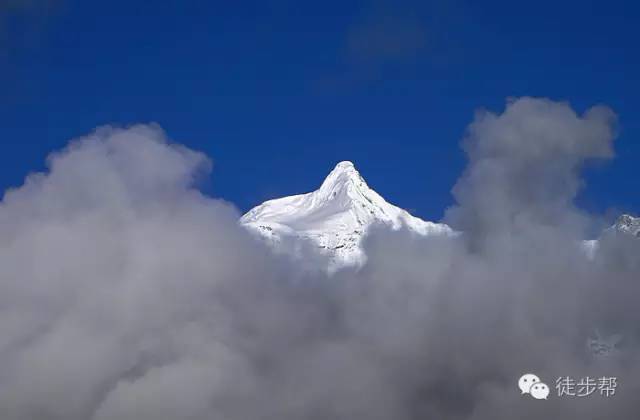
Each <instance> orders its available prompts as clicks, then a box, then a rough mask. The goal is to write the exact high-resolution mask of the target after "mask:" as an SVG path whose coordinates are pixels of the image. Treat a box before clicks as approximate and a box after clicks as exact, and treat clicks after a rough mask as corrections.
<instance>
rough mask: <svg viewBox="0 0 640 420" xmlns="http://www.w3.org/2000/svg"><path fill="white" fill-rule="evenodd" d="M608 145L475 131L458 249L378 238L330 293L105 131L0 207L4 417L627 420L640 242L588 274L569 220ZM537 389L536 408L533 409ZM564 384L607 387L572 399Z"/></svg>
mask: <svg viewBox="0 0 640 420" xmlns="http://www.w3.org/2000/svg"><path fill="white" fill-rule="evenodd" d="M614 124H615V117H614V115H613V113H612V112H611V111H610V110H608V109H606V108H600V107H596V108H592V109H591V110H589V111H587V112H586V113H584V114H583V115H578V114H576V113H575V112H574V111H573V110H572V109H571V108H570V107H569V106H568V105H567V104H563V103H556V102H552V101H548V100H538V99H530V98H523V99H519V100H514V101H511V102H509V103H508V104H507V107H506V109H505V110H504V112H503V113H502V114H499V115H497V114H492V113H488V112H484V113H479V114H478V115H477V116H476V118H475V120H474V121H473V123H472V124H471V125H470V127H469V130H468V134H467V137H466V139H465V140H464V150H465V152H466V154H467V155H468V158H469V165H468V168H467V169H466V171H465V173H464V174H463V175H462V177H461V178H460V180H459V182H458V183H457V185H456V186H455V188H454V195H455V198H456V201H457V204H456V206H455V207H453V208H451V209H449V210H448V212H447V219H448V221H449V222H450V223H452V224H453V225H454V227H456V228H458V229H460V230H462V231H464V233H463V234H462V235H460V236H458V237H454V238H451V237H450V238H443V237H437V238H421V237H417V236H415V235H412V234H410V233H408V232H403V231H400V232H388V231H385V230H383V229H379V230H375V231H374V232H373V233H372V234H371V235H370V236H369V237H368V238H367V241H366V242H367V243H366V252H367V254H368V256H369V259H368V263H367V265H366V266H365V267H364V268H362V269H361V270H359V271H355V270H354V271H350V270H345V271H342V272H339V273H337V274H335V275H333V276H330V277H327V276H325V275H324V274H322V273H314V272H311V271H309V270H308V269H301V268H298V267H296V266H295V265H293V264H292V263H291V262H289V261H288V260H286V259H283V258H280V257H275V256H273V255H272V254H271V252H270V251H269V250H268V249H266V248H265V247H264V246H263V245H262V244H261V243H259V241H256V240H254V239H253V238H252V237H251V236H250V234H248V233H247V232H245V231H244V230H243V229H242V228H241V227H239V226H238V225H237V222H236V221H237V218H238V216H239V214H238V213H237V211H236V210H235V209H234V208H233V207H232V206H231V205H229V204H227V203H225V202H223V201H221V200H216V199H212V198H209V197H206V196H204V195H202V194H201V193H200V192H199V191H198V190H197V188H195V187H194V185H196V184H194V181H195V180H197V178H198V177H200V176H203V174H206V171H207V170H208V169H209V167H210V163H209V161H208V160H207V158H206V157H205V156H203V155H202V154H199V153H196V152H193V151H190V150H188V149H186V148H184V147H180V146H176V145H173V144H170V143H169V142H168V141H167V139H166V138H165V135H164V134H163V132H162V131H161V130H160V129H159V128H158V127H156V126H143V125H140V126H134V127H131V128H127V129H116V128H109V127H105V128H100V129H98V130H97V131H96V132H95V133H93V134H91V135H89V136H87V137H85V138H82V139H78V140H76V141H74V142H72V143H71V144H70V145H69V146H68V147H67V148H66V149H65V150H63V151H61V152H59V153H56V154H54V155H52V156H51V157H50V158H49V168H50V169H49V171H48V172H47V173H46V174H35V175H31V176H29V178H28V179H27V180H26V182H25V184H24V185H23V186H22V187H20V188H18V189H15V190H11V191H8V192H7V193H6V194H5V197H4V199H3V201H2V203H1V204H0V418H2V419H3V420H5V419H6V420H18V419H19V420H49V419H51V420H85V419H91V420H147V419H148V420H205V419H206V420H211V419H215V420H325V419H332V420H333V419H336V420H340V419H344V420H356V419H362V420H391V419H393V420H424V419H436V420H441V419H460V420H463V419H464V420H468V419H469V420H470V419H473V420H501V419H505V420H506V419H513V418H518V419H537V420H539V419H552V418H558V419H602V418H608V419H632V418H637V417H638V413H639V412H640V405H639V404H638V399H637V395H638V393H640V352H639V350H640V347H639V343H638V339H639V337H640V335H639V331H638V330H639V327H640V311H638V310H637V300H638V296H640V259H639V258H638V256H639V255H640V241H637V240H634V238H628V237H625V236H624V235H610V236H608V237H605V238H604V239H603V240H602V243H601V246H600V248H599V251H598V254H597V255H596V256H595V257H594V258H593V259H589V258H588V257H587V256H586V255H585V254H584V252H583V251H582V250H581V247H580V245H579V243H580V240H581V239H583V238H584V236H585V233H584V232H586V229H587V228H588V226H589V217H588V216H587V215H586V214H584V213H582V212H580V211H579V210H578V209H576V208H575V207H574V205H573V199H574V197H575V196H576V194H577V192H578V190H579V188H580V186H581V181H580V169H581V167H582V166H583V165H584V164H585V162H588V161H589V160H592V159H606V158H609V157H610V156H611V155H612V142H613V138H614V135H615V132H614V130H615V126H614ZM256 182H258V181H256ZM416 192H417V193H422V194H428V192H426V191H420V186H419V185H416ZM596 330H598V331H600V332H602V333H603V334H613V333H621V334H623V337H624V339H623V341H622V342H621V343H620V345H619V349H618V351H617V352H615V353H613V354H612V355H611V356H610V357H607V358H598V357H594V356H593V355H592V353H591V352H590V351H589V349H588V348H587V346H586V342H587V338H588V337H590V336H591V335H593V333H594V331H596ZM530 371H532V372H535V373H536V374H538V375H539V376H540V377H541V378H542V379H543V380H545V381H546V382H547V383H549V385H550V387H551V388H552V395H551V396H550V397H549V399H548V400H547V401H537V400H534V399H533V398H531V397H529V396H526V395H525V396H522V395H520V391H519V389H518V387H517V381H518V378H519V377H520V375H522V374H523V373H526V372H530ZM565 375H570V376H574V377H576V378H580V377H583V376H592V377H595V376H616V377H618V389H617V392H616V394H615V395H614V396H612V397H609V398H605V397H601V396H599V395H592V396H591V397H587V398H581V399H580V398H569V397H563V398H560V397H558V396H557V395H556V393H555V389H554V384H555V379H556V378H557V377H559V376H565Z"/></svg>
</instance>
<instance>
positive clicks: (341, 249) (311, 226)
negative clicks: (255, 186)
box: [240, 161, 451, 266]
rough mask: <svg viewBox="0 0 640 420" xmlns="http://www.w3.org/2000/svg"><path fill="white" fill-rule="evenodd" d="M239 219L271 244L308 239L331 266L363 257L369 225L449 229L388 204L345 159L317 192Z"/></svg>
mask: <svg viewBox="0 0 640 420" xmlns="http://www.w3.org/2000/svg"><path fill="white" fill-rule="evenodd" d="M240 223H241V224H242V225H244V226H246V227H248V228H249V229H250V230H252V231H255V232H257V233H258V234H259V235H260V236H262V237H264V238H266V239H267V240H268V241H269V242H270V243H272V244H274V245H278V244H279V245H280V246H281V245H282V243H283V241H284V240H286V242H287V243H289V244H290V243H291V242H292V241H290V240H289V239H291V238H294V239H295V238H298V239H304V240H305V241H311V242H312V243H315V244H316V245H317V247H318V248H319V249H320V250H321V251H322V252H323V253H325V254H328V255H329V257H330V258H331V259H332V262H333V264H334V266H341V265H350V264H354V263H361V262H363V261H364V254H363V253H362V250H361V248H360V243H361V239H362V237H363V236H364V235H365V234H366V232H367V230H368V229H369V227H370V226H372V225H373V224H381V225H385V226H388V227H389V228H391V229H399V228H401V227H403V226H404V227H406V228H408V229H409V230H412V231H414V232H416V233H418V234H421V235H427V234H448V233H450V232H451V229H450V228H449V227H448V226H446V225H443V224H437V223H431V222H426V221H424V220H421V219H419V218H417V217H414V216H412V215H410V214H409V213H408V212H407V211H405V210H403V209H401V208H398V207H396V206H394V205H392V204H390V203H388V202H387V201H386V200H385V199H384V198H382V197H381V196H380V195H379V194H378V193H376V192H375V191H374V190H372V189H371V188H370V187H369V186H368V185H367V183H366V182H365V180H364V179H363V178H362V176H361V175H360V173H359V172H358V170H357V169H356V168H355V166H354V164H353V163H352V162H349V161H343V162H340V163H338V164H337V165H336V166H335V168H334V169H333V170H332V171H331V172H330V173H329V175H328V176H327V177H326V179H325V180H324V181H323V182H322V184H321V185H320V188H319V189H317V190H316V191H313V192H310V193H307V194H300V195H294V196H290V197H283V198H278V199H275V200H269V201H266V202H264V203H263V204H261V205H259V206H257V207H255V208H253V209H251V210H250V211H249V212H247V214H245V215H244V216H243V217H242V218H241V219H240ZM294 242H295V241H294Z"/></svg>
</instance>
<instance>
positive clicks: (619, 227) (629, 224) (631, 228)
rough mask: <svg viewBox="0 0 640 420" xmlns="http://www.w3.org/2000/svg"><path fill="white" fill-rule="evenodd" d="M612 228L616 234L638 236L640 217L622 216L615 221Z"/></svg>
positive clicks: (639, 234)
mask: <svg viewBox="0 0 640 420" xmlns="http://www.w3.org/2000/svg"><path fill="white" fill-rule="evenodd" d="M612 228H613V229H615V230H616V231H618V232H623V233H627V234H629V235H633V236H640V217H633V216H631V215H628V214H623V215H622V216H620V217H619V218H618V220H616V223H615V224H614V225H613V227H612Z"/></svg>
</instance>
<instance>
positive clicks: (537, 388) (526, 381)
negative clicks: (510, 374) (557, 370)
mask: <svg viewBox="0 0 640 420" xmlns="http://www.w3.org/2000/svg"><path fill="white" fill-rule="evenodd" d="M518 388H520V391H521V392H522V394H529V395H531V396H532V397H533V398H535V399H536V400H546V399H547V398H548V397H549V386H548V385H547V384H545V383H543V382H542V381H540V378H539V377H538V376H537V375H534V374H533V373H526V374H524V375H522V376H521V377H520V379H519V380H518Z"/></svg>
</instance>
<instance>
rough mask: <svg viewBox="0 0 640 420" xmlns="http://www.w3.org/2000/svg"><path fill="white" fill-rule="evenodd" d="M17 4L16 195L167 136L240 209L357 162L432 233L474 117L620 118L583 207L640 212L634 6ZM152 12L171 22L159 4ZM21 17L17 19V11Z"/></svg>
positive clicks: (2, 106) (12, 17) (1, 20)
mask: <svg viewBox="0 0 640 420" xmlns="http://www.w3.org/2000/svg"><path fill="white" fill-rule="evenodd" d="M5 3H6V2H2V3H0V142H1V145H2V149H1V152H0V188H1V189H2V190H5V189H6V188H8V187H11V186H17V185H20V184H21V183H22V181H23V179H24V176H25V175H26V174H27V173H29V172H31V171H34V170H42V169H43V168H44V160H45V157H46V155H47V154H48V153H50V152H51V151H54V150H56V149H59V148H61V147H63V146H64V145H65V144H66V143H67V142H68V140H69V139H71V138H74V137H77V136H81V135H83V134H86V133H88V132H90V131H91V130H92V129H93V128H95V127H96V126H99V125H103V124H118V125H127V124H132V123H136V122H152V121H153V122H157V123H158V124H160V125H161V126H162V127H163V128H164V129H165V130H166V131H167V133H168V135H169V136H170V137H171V138H172V139H174V140H175V141H176V142H180V143H183V144H185V145H187V146H188V147H190V148H193V149H197V150H201V151H203V152H205V153H206V154H207V155H209V156H211V157H212V158H213V160H214V170H213V173H212V177H211V179H210V181H209V182H208V183H207V184H206V185H204V186H203V188H204V189H205V191H206V192H207V193H209V194H211V195H214V196H218V197H222V198H225V199H227V200H229V201H231V202H233V203H234V204H236V205H237V206H238V207H239V208H240V209H241V210H243V211H244V210H247V209H248V208H250V207H251V206H253V205H256V204H258V203H260V202H262V201H264V200H265V199H268V198H274V197H278V196H283V195H289V194H295V193H301V192H305V191H309V190H311V189H314V188H315V187H317V186H318V185H319V183H320V182H321V181H322V179H323V177H324V176H325V175H326V173H328V171H329V170H330V169H331V168H332V167H333V165H335V163H336V162H338V161H340V160H352V161H354V162H355V163H356V166H357V167H358V169H359V170H360V172H361V173H362V174H363V176H364V177H365V179H367V181H368V182H369V184H370V185H371V186H372V187H373V188H374V189H376V190H377V191H378V192H379V193H381V194H382V195H383V196H384V197H385V198H387V199H388V200H389V201H391V202H393V203H395V204H397V205H400V206H401V207H404V208H407V209H409V210H411V211H412V212H413V213H414V214H416V215H419V216H421V217H423V218H426V219H431V220H434V219H439V218H440V217H441V216H442V214H443V211H444V210H445V208H446V207H447V206H448V205H450V204H451V203H452V198H451V195H450V189H451V187H452V186H453V184H454V183H455V181H456V179H457V178H458V176H459V175H460V174H461V171H462V170H463V168H464V164H465V162H464V156H463V154H462V152H461V150H460V147H459V142H460V139H461V138H462V136H463V134H464V130H465V127H466V126H467V124H468V123H469V122H470V121H471V120H472V118H473V113H474V110H476V109H478V108H482V107H484V108H489V109H491V110H494V111H501V110H502V108H503V106H504V102H505V99H506V98H507V97H513V96H523V95H532V96H543V97H550V98H552V99H556V100H566V101H569V102H570V103H571V104H572V105H573V106H574V108H575V109H576V110H578V111H583V110H584V109H586V108H588V107H590V106H592V105H595V104H606V105H608V106H610V107H611V108H613V109H614V111H615V112H616V113H617V114H618V116H619V119H620V136H619V139H618V141H617V144H616V150H617V154H618V157H617V158H616V160H615V161H614V162H612V163H611V164H609V165H607V166H602V167H594V168H591V169H589V171H588V176H587V188H586V190H585V191H584V193H583V194H582V196H581V197H580V204H581V205H582V206H584V207H585V208H587V209H588V210H590V211H594V212H597V213H603V214H606V213H608V212H612V213H615V212H620V211H627V212H634V213H640V194H638V191H637V188H638V181H637V180H638V174H639V172H640V170H639V169H638V161H639V158H640V142H639V141H638V139H639V138H640V122H639V119H638V116H637V110H638V109H640V106H639V105H640V54H639V51H638V40H640V6H637V5H634V4H633V3H632V2H618V1H607V2H603V1H599V2H595V1H592V2H590V1H580V2H574V1H545V0H542V1H538V2H507V1H504V2H502V1H501V2H496V1H483V2H477V1H473V2H472V1H461V0H451V1H448V0H443V1H433V2H426V1H420V2H411V1H376V0H369V1H358V2H352V1H344V0H341V1H333V0H325V1H323V2H305V1H302V2H301V1H294V0H273V1H268V0H262V1H255V2H254V1H246V2H229V1H215V0H214V1H199V0H198V1H195V0H194V1H188V0H186V1H185V0H181V1H178V0H164V1H162V2H148V1H140V0H128V1H121V0H113V1H109V2H97V1H84V2H80V1H44V0H41V1H38V0H34V1H26V0H23V1H20V0H18V1H14V2H9V3H8V4H9V6H7V5H6V4H5ZM152 3H153V4H152ZM3 4H4V6H2V5H3Z"/></svg>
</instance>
